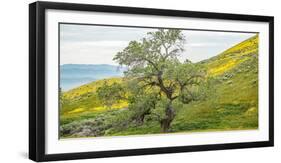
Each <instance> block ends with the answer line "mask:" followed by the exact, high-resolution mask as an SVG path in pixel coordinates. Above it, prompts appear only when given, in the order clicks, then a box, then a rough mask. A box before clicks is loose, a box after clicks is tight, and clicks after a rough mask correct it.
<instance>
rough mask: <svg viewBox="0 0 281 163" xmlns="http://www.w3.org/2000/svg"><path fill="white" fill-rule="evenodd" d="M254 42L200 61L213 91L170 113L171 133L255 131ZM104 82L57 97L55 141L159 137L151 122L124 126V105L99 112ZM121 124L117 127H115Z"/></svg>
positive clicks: (247, 41)
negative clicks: (58, 136)
mask: <svg viewBox="0 0 281 163" xmlns="http://www.w3.org/2000/svg"><path fill="white" fill-rule="evenodd" d="M257 56H258V36H254V37H252V38H250V39H248V40H246V41H244V42H242V43H240V44H238V45H236V46H234V47H231V48H230V49H228V50H226V51H225V52H223V53H221V54H219V55H217V56H216V57H213V58H211V59H208V60H205V61H202V62H201V63H202V64H204V65H205V66H206V67H207V69H208V75H209V77H212V78H213V80H214V82H213V85H212V87H213V88H214V90H213V91H212V92H211V94H210V95H209V96H208V98H207V99H206V100H204V101H197V102H192V103H190V104H188V105H183V106H182V107H178V108H177V109H176V112H177V116H176V118H175V119H174V121H173V122H172V126H171V132H173V133H174V132H202V131H229V130H248V129H257V128H258V70H257V65H258V60H257ZM105 81H106V82H108V83H109V84H110V83H113V82H122V79H121V78H112V79H105V80H100V81H96V82H92V83H90V84H86V85H83V86H81V87H78V88H76V89H73V90H70V91H68V92H64V93H63V104H62V107H61V110H60V124H61V137H62V138H69V137H72V138H73V137H83V136H84V135H79V134H78V135H77V134H75V132H74V131H77V132H83V133H86V134H85V135H86V137H87V132H96V133H97V135H96V136H125V135H142V134H157V133H160V125H159V123H158V122H157V121H155V120H152V119H149V118H148V119H146V120H145V122H144V124H143V125H141V126H138V125H136V124H134V123H128V122H127V121H126V119H128V114H129V113H128V110H127V109H121V108H126V107H127V103H126V102H122V103H118V104H115V105H114V107H112V108H107V107H104V106H103V105H102V103H101V101H99V100H98V98H97V96H96V93H95V91H96V89H97V88H98V87H99V86H101V84H102V83H103V82H105ZM117 123H119V124H122V125H121V127H120V126H117V125H115V124H117ZM73 133H74V134H73Z"/></svg>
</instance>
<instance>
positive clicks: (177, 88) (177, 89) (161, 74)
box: [114, 29, 205, 132]
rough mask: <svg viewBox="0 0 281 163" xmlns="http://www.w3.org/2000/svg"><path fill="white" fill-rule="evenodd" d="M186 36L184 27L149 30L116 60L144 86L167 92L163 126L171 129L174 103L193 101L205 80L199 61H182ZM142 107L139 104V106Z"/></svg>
mask: <svg viewBox="0 0 281 163" xmlns="http://www.w3.org/2000/svg"><path fill="white" fill-rule="evenodd" d="M184 42H185V38H184V36H183V35H182V33H181V31H180V30H176V29H169V30H164V29H160V30H158V31H156V32H149V33H148V36H147V37H146V38H143V39H142V40H141V41H131V42H130V43H129V45H128V46H127V47H126V48H125V49H124V50H123V51H121V52H119V53H117V55H116V56H115V57H114V60H115V61H117V62H118V63H119V64H120V65H121V66H122V65H125V66H127V67H128V70H127V71H126V72H125V75H126V76H127V77H129V78H131V79H134V80H136V81H137V82H138V84H139V85H141V86H142V87H143V88H150V89H152V90H156V91H159V94H160V95H164V97H162V100H160V101H165V102H164V103H165V107H164V116H162V117H161V120H160V125H161V129H162V132H168V131H169V129H170V126H171V123H172V121H173V120H174V118H175V116H176V113H175V110H174V108H173V105H172V104H173V102H174V101H175V100H179V101H181V102H183V103H189V102H191V101H194V100H196V97H195V96H197V95H198V94H199V93H200V92H198V90H199V89H198V88H199V86H200V84H201V83H202V82H203V81H204V77H205V71H204V70H203V69H202V66H200V65H199V64H192V63H191V62H184V63H181V62H179V60H178V57H179V55H180V54H181V53H182V52H183V51H184V48H183V46H184ZM138 106H139V105H138Z"/></svg>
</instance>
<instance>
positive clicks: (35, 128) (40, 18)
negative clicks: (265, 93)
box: [29, 2, 274, 161]
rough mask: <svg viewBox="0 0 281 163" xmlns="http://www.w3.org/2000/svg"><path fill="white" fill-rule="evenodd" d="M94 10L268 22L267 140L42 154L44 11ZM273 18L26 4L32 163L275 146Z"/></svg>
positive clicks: (106, 7) (43, 151)
mask: <svg viewBox="0 0 281 163" xmlns="http://www.w3.org/2000/svg"><path fill="white" fill-rule="evenodd" d="M47 9H55V10H69V11H95V12H108V13H123V14H141V15H160V16H176V17H190V18H208V19H222V20H241V21H256V22H268V23H269V56H268V57H269V97H268V98H269V106H268V109H269V133H268V134H269V140H268V141H259V142H247V143H229V144H212V145H195V146H180V147H159V148H149V149H132V150H114V151H98V152H91V151H89V152H83V153H64V154H46V153H45V134H46V131H45V114H46V113H45V84H46V83H45V11H46V10H47ZM273 38H274V18H273V17H271V16H257V15H239V14H225V13H210V12H194V11H179V10H166V9H165V10H164V9H152V8H135V7H121V6H118V7H117V6H103V5H88V4H73V3H56V2H34V3H32V4H30V5H29V158H30V159H31V160H34V161H55V160H71V159H86V158H101V157H116V156H132V155H147V154H161V153H178V152H191V151H208V150H222V149H236V148H253V147H269V146H273V145H274V119H273V118H274V115H273V107H274V92H273V91H274V70H273V68H274V65H273V63H274V60H273V59H274V57H273V53H274V50H273V49H274V39H273Z"/></svg>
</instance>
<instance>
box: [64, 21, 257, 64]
mask: <svg viewBox="0 0 281 163" xmlns="http://www.w3.org/2000/svg"><path fill="white" fill-rule="evenodd" d="M155 30H157V29H153V28H135V27H113V26H95V25H76V24H60V65H63V64H110V65H118V64H117V63H116V62H115V61H113V60H112V59H113V57H114V56H115V55H116V54H117V52H119V51H122V50H123V49H124V48H125V47H126V46H127V45H128V43H129V42H130V41H132V40H137V41H139V40H141V39H142V38H143V37H145V36H146V33H147V32H152V31H155ZM182 33H183V35H184V36H185V39H186V41H185V45H184V49H185V51H184V52H183V53H182V54H181V56H180V57H179V59H180V61H184V60H185V59H189V60H191V61H192V62H198V61H201V60H205V59H208V58H211V57H213V56H216V55H218V54H219V53H221V52H223V51H224V50H226V49H228V48H230V47H232V46H234V45H235V44H237V43H239V42H242V41H244V40H246V39H248V38H250V37H252V36H254V35H255V34H254V33H238V32H215V31H198V30H197V31H196V30H182Z"/></svg>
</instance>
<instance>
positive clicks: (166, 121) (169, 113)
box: [161, 101, 175, 133]
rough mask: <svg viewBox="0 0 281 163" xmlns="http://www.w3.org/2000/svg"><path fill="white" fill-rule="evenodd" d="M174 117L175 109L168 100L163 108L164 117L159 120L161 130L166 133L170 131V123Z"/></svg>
mask: <svg viewBox="0 0 281 163" xmlns="http://www.w3.org/2000/svg"><path fill="white" fill-rule="evenodd" d="M174 118H175V111H174V109H173V107H172V101H170V102H169V103H168V105H167V107H166V110H165V117H164V118H163V119H162V120H161V131H162V132H163V133H167V132H169V131H170V127H171V123H172V121H173V120H174Z"/></svg>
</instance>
